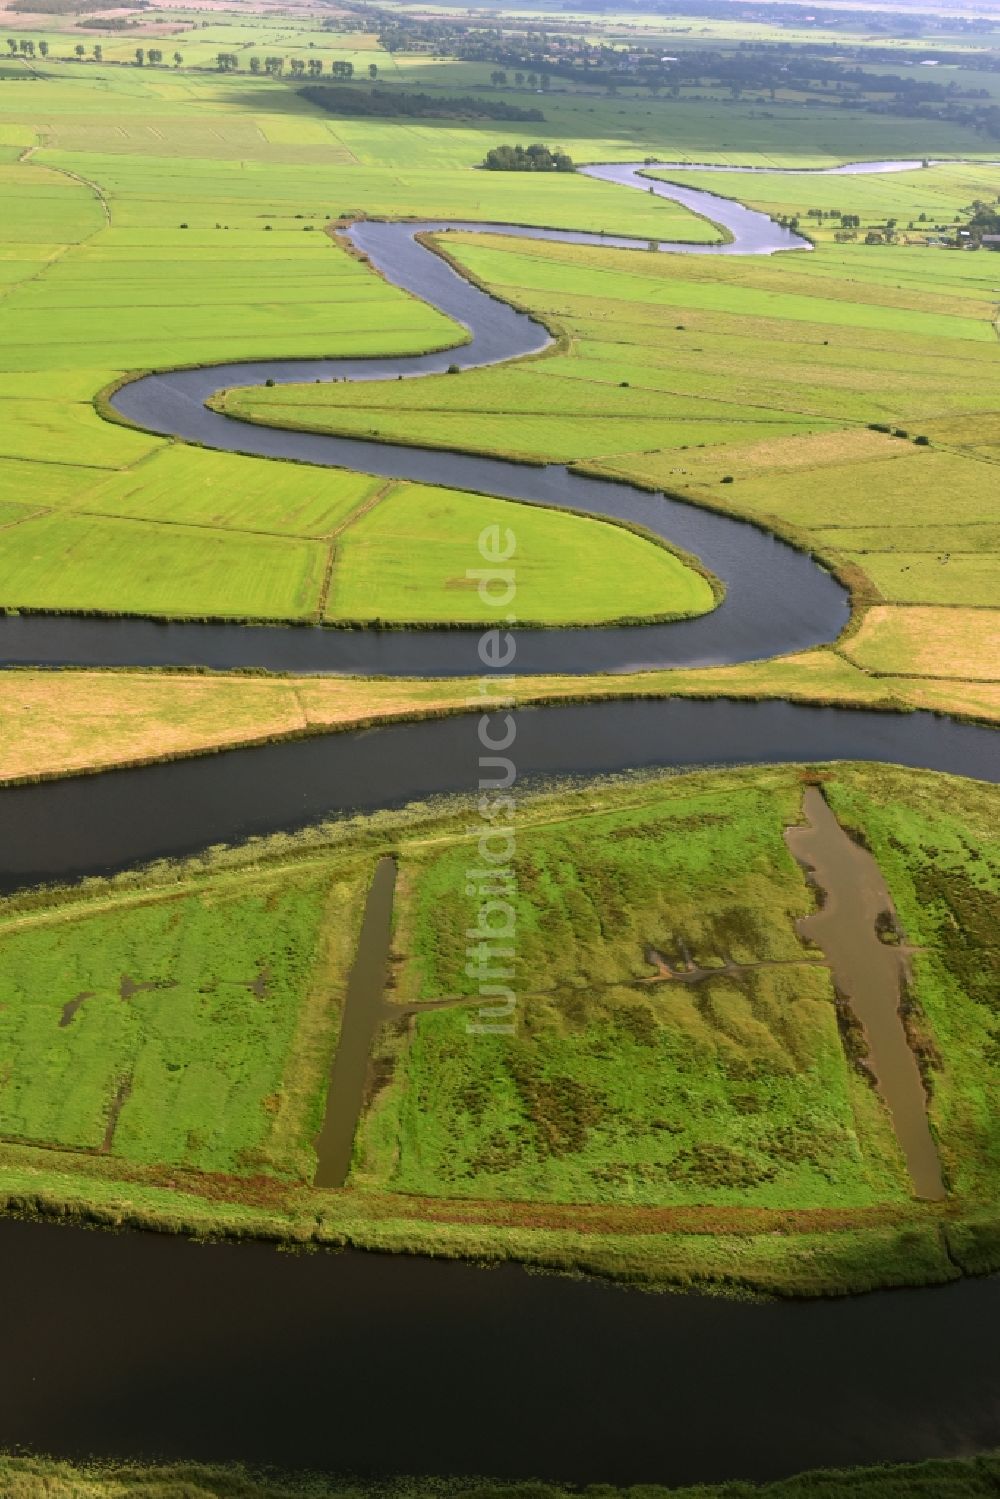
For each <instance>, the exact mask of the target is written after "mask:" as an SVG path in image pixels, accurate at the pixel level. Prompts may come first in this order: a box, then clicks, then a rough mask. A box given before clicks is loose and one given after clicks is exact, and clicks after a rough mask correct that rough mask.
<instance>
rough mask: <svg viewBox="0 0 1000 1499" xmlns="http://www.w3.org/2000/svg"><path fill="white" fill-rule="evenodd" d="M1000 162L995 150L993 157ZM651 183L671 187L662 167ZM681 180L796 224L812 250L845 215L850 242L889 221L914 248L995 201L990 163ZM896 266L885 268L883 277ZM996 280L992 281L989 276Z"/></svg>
mask: <svg viewBox="0 0 1000 1499" xmlns="http://www.w3.org/2000/svg"><path fill="white" fill-rule="evenodd" d="M996 155H997V157H998V159H1000V148H998V150H997V153H996ZM646 170H648V172H649V175H650V176H651V177H656V178H658V179H660V180H662V181H670V180H671V179H670V171H669V169H663V168H657V167H650V168H647V169H646ZM684 182H685V183H688V184H690V185H691V186H692V187H693V186H698V187H700V188H703V189H704V190H705V191H706V192H712V193H723V194H729V193H731V194H732V195H733V196H734V197H739V199H740V201H741V202H743V203H749V204H750V205H751V206H752V207H754V208H759V209H761V210H762V211H763V212H764V213H767V214H770V215H771V216H772V217H774V218H782V217H784V218H789V219H791V218H796V219H798V221H799V225H800V228H801V229H803V230H804V231H805V232H806V233H807V234H808V235H809V237H810V238H811V239H813V240H815V242H816V243H817V244H820V245H827V244H832V243H833V242H834V237H835V235H836V234H837V233H838V232H843V226H842V224H841V222H840V220H841V218H842V216H843V215H844V214H849V215H857V217H858V218H859V219H860V225H859V227H858V229H857V236H858V237H859V238H860V239H861V240H862V241H863V240H864V237H865V232H866V231H867V230H882V231H884V230H885V228H886V224H887V223H888V221H890V220H892V221H894V223H893V227H894V229H895V232H896V234H897V235H898V236H899V237H900V240H901V242H902V243H903V244H904V245H907V244H914V245H920V244H923V243H925V242H926V240H927V238H928V236H930V237H934V236H940V235H942V234H944V233H946V232H947V233H950V235H951V237H954V232H955V229H956V228H957V227H958V226H959V225H960V224H963V223H965V222H966V221H967V219H968V217H969V212H968V210H969V208H970V205H971V204H972V203H973V202H974V201H976V200H982V201H985V202H987V203H989V202H993V201H994V200H995V199H996V198H997V196H998V168H997V165H996V163H993V164H987V163H978V164H977V163H972V162H945V163H943V164H939V165H935V166H933V167H931V166H928V167H926V168H921V169H918V170H916V171H913V172H891V173H886V174H884V175H879V174H877V173H876V174H875V175H873V176H868V177H865V176H859V177H828V176H814V177H810V176H808V175H806V174H805V173H803V174H801V175H798V176H794V177H789V176H780V175H779V174H777V173H770V172H768V171H767V170H766V168H764V169H762V170H759V171H755V172H753V173H746V174H742V175H740V176H739V177H738V178H723V179H722V180H720V177H719V174H718V172H698V171H693V172H685V173H684ZM897 268H898V259H897V262H896V266H890V268H889V270H890V274H891V273H892V271H893V270H894V269H897ZM994 279H995V276H994Z"/></svg>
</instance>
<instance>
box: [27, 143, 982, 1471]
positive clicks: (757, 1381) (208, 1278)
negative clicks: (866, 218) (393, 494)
mask: <svg viewBox="0 0 1000 1499" xmlns="http://www.w3.org/2000/svg"><path fill="white" fill-rule="evenodd" d="M917 165H919V164H918V163H915V162H914V163H864V164H860V165H858V166H857V167H854V168H841V169H837V170H838V171H846V170H858V171H862V170H864V171H870V170H902V169H905V168H909V167H915V166H917ZM586 170H587V171H588V172H589V174H590V175H593V176H600V177H603V178H605V179H606V180H611V181H616V182H620V183H622V184H623V185H625V186H641V187H642V188H643V190H646V189H647V188H648V186H649V183H648V182H647V181H646V180H639V179H637V178H636V173H637V170H638V168H637V167H635V166H613V167H592V168H588V169H586ZM671 170H676V171H681V170H682V168H681V167H679V166H678V167H671ZM654 191H655V192H656V193H657V194H659V195H660V196H663V197H668V198H673V199H676V200H678V201H681V202H684V203H686V204H687V205H688V206H690V207H693V208H694V209H695V210H696V211H698V212H701V213H704V214H705V215H706V216H707V217H709V218H711V219H712V220H714V221H715V222H716V223H720V224H722V225H724V226H725V227H726V228H727V229H728V230H729V232H730V233H731V235H732V236H733V238H732V240H730V241H729V242H727V243H726V244H723V245H718V246H700V245H698V246H695V245H665V246H663V247H662V248H664V249H666V250H671V251H675V252H684V253H699V254H702V253H708V254H741V253H764V254H768V253H772V252H774V251H778V250H794V249H802V248H804V242H803V241H801V240H798V239H797V238H796V237H795V236H793V235H791V234H790V233H789V232H788V231H786V230H782V229H781V228H779V226H777V225H775V224H773V223H772V222H771V221H770V220H769V219H766V218H765V217H764V216H763V215H761V214H756V213H754V212H753V211H752V210H749V209H747V208H744V207H743V206H742V205H740V204H736V203H733V202H732V201H731V200H728V199H724V198H718V197H715V196H714V195H711V194H707V193H702V192H695V191H694V190H692V189H687V188H683V187H677V186H675V185H673V184H667V183H657V184H655V185H654ZM448 227H457V228H469V229H483V228H496V229H499V230H500V231H502V232H505V233H516V234H522V235H526V236H529V237H532V236H536V237H546V238H559V239H571V240H574V241H578V242H583V243H604V244H610V245H620V246H622V247H623V248H627V247H629V246H632V245H634V244H635V243H636V242H634V241H630V240H627V239H623V238H622V237H618V236H595V235H582V234H562V233H558V232H555V231H538V230H531V229H524V228H520V227H518V226H485V225H481V224H463V225H451V226H449V225H442V224H440V223H423V224H398V223H375V222H366V223H362V224H359V225H357V226H355V227H354V228H353V229H352V230H351V231H350V233H351V237H352V239H353V240H354V242H355V244H356V245H357V246H358V247H359V248H361V249H363V250H364V251H365V252H366V253H367V254H368V255H369V256H370V258H371V260H372V262H373V263H374V264H375V265H376V266H377V267H378V268H379V269H380V270H381V271H382V272H383V274H385V275H387V276H388V277H389V279H391V280H393V281H395V282H397V284H399V285H401V286H404V287H406V288H408V289H409V290H412V291H414V292H416V293H417V294H419V295H421V296H424V297H426V298H427V300H429V301H431V302H433V303H434V304H435V305H436V306H438V307H440V308H441V309H442V310H443V311H445V312H447V313H448V314H449V315H451V316H452V317H454V318H456V319H457V320H458V321H459V322H461V323H463V324H465V326H466V327H467V328H468V329H469V330H470V333H471V339H470V342H468V343H467V344H466V345H465V346H464V347H463V348H461V349H460V350H458V351H454V350H452V351H445V352H443V353H440V354H436V355H427V356H421V357H419V358H412V359H385V360H367V361H365V360H331V361H315V360H306V361H283V362H279V363H274V362H271V363H252V364H242V365H220V366H217V367H215V368H214V369H212V370H199V371H184V372H179V373H167V374H158V375H152V376H146V377H144V378H142V379H138V380H136V381H134V382H133V383H132V384H130V385H127V386H125V387H124V388H123V389H122V390H121V391H120V392H119V393H118V395H117V396H116V398H115V403H116V405H117V407H118V409H119V410H120V411H121V412H122V414H123V415H125V416H127V417H129V418H131V419H132V420H134V421H137V422H139V423H140V424H141V425H143V426H145V427H148V428H150V429H151V430H155V431H160V432H165V433H171V434H173V435H178V436H181V437H184V438H188V439H191V440H195V441H198V442H202V443H205V444H207V445H209V446H213V447H222V448H226V449H228V450H233V451H240V452H247V453H256V454H260V455H262V456H271V457H281V456H283V457H296V458H300V459H303V460H305V461H308V462H313V463H317V464H322V465H343V466H347V467H353V468H358V469H361V470H364V471H365V472H369V473H379V474H388V475H394V476H397V477H401V478H412V479H418V480H428V481H431V482H435V483H445V484H452V485H458V486H460V487H471V488H475V489H482V490H486V491H488V492H491V493H495V494H501V495H511V496H515V497H517V498H519V499H526V500H531V501H536V502H541V503H544V504H553V505H572V506H574V507H575V508H581V509H585V510H588V511H590V512H591V513H593V514H597V515H611V516H616V517H621V516H624V517H626V518H629V519H634V520H638V521H640V522H641V523H642V524H644V525H647V526H649V527H650V528H651V529H653V530H655V531H657V532H658V533H659V534H660V535H662V536H664V537H667V538H668V539H670V540H671V541H673V542H675V543H677V544H678V545H680V546H682V547H684V548H686V549H687V550H690V551H692V552H694V553H696V554H697V555H698V556H699V557H701V558H702V560H703V561H704V562H705V563H706V565H707V566H708V567H710V568H711V570H712V571H713V572H715V573H716V574H717V575H718V576H719V577H720V578H722V579H723V580H724V582H725V583H726V585H727V595H726V599H725V602H724V603H723V605H722V606H721V608H719V609H718V610H716V611H715V612H714V613H713V614H710V615H707V616H705V617H704V618H702V619H699V620H692V621H687V622H683V623H679V624H673V625H669V626H653V627H648V628H643V629H635V630H630V629H625V630H578V631H564V632H561V631H527V632H521V639H520V641H519V653H518V665H519V668H520V669H521V670H523V671H526V672H527V671H534V672H538V671H552V670H560V671H590V670H594V669H599V668H603V669H608V670H622V669H626V668H630V667H634V666H639V665H645V666H652V665H669V664H681V663H684V664H696V663H698V664H701V663H714V662H724V661H740V660H747V659H752V658H754V657H763V656H769V655H774V654H778V653H785V652H788V651H792V650H796V649H801V648H803V647H804V646H807V645H815V644H820V643H823V642H825V641H829V640H832V639H834V638H835V637H836V635H837V634H838V633H839V631H840V629H841V627H842V625H843V624H844V622H845V620H846V617H847V600H846V597H845V594H844V591H843V589H842V588H841V587H840V585H839V584H838V583H837V582H836V581H835V580H834V579H833V578H832V577H830V575H829V574H827V573H826V572H825V571H824V570H823V569H822V568H820V567H819V566H818V565H817V564H816V563H815V562H813V561H812V560H811V559H810V558H807V557H806V556H805V555H804V554H802V553H800V552H797V551H795V550H794V549H793V548H791V547H789V546H787V545H785V544H784V543H782V542H780V541H777V540H776V539H774V538H773V537H770V536H768V535H767V534H766V533H764V532H763V531H759V530H757V529H756V528H754V527H752V526H749V525H747V524H745V523H743V522H739V521H736V520H731V519H728V518H726V517H723V516H718V515H713V514H710V513H708V512H705V511H701V510H698V509H696V508H695V507H693V506H689V505H685V504H682V503H679V502H676V501H668V500H666V499H664V498H662V497H659V496H651V495H648V494H644V493H643V492H641V491H638V490H635V489H632V488H630V487H629V486H624V485H612V484H609V483H603V482H600V481H594V480H588V479H584V478H581V477H580V476H578V475H575V474H572V473H570V472H568V471H567V470H566V469H565V468H562V467H560V466H550V467H547V468H543V469H533V468H526V467H522V466H519V465H514V464H508V463H504V462H502V461H500V460H494V459H480V458H472V457H467V456H465V455H461V454H454V453H438V452H433V453H432V452H425V451H421V450H419V449H413V448H397V447H393V446H391V445H374V444H370V443H364V442H358V441H353V440H342V439H338V438H332V437H324V436H322V435H319V434H302V433H289V432H279V431H273V430H270V429H267V428H262V427H257V426H246V425H242V424H237V423H234V422H232V421H229V420H228V419H226V418H225V417H222V416H220V415H218V414H217V413H214V412H210V411H207V410H206V408H205V406H204V404H203V403H204V400H205V398H206V397H207V396H208V395H210V394H211V393H212V392H214V391H215V390H217V389H219V388H221V387H224V386H231V385H235V384H240V383H244V384H246V383H259V382H260V381H262V380H263V379H264V378H266V377H270V378H273V379H275V380H279V381H284V380H306V379H308V380H312V379H316V378H321V379H322V378H345V377H346V378H351V379H371V378H382V377H385V376H387V375H395V374H405V375H415V374H422V373H430V372H432V371H435V370H441V369H444V368H446V367H447V365H448V364H449V363H451V362H453V361H455V362H458V363H460V364H461V365H462V366H463V367H471V366H473V365H478V364H484V363H490V362H496V361H499V360H502V359H506V358H511V357H513V356H514V355H516V354H520V353H524V352H527V351H530V350H531V349H539V348H542V347H543V346H544V345H545V343H546V342H547V338H548V335H547V334H546V332H545V330H544V329H543V328H541V327H540V325H539V324H537V323H535V322H533V321H532V320H531V319H530V318H528V317H526V316H525V315H524V314H521V313H517V312H514V311H513V310H512V309H510V308H509V307H506V306H505V305H504V304H502V303H499V302H496V301H493V300H492V299H491V298H489V297H487V296H486V295H485V294H483V293H482V292H480V291H478V290H477V289H476V288H474V287H472V286H470V285H469V283H467V282H465V281H464V280H463V279H462V278H461V277H459V276H458V275H457V274H456V273H455V272H454V271H453V270H452V269H451V267H450V266H449V265H448V264H447V263H446V262H445V261H444V260H442V259H441V258H440V257H438V256H436V255H434V254H433V253H432V252H431V251H429V250H428V249H426V248H425V247H424V246H423V245H421V244H420V243H419V241H418V240H417V239H416V237H415V236H416V234H417V233H418V232H420V231H423V230H431V229H440V230H443V229H446V228H448ZM642 243H643V247H645V241H644V242H642ZM0 657H2V659H3V660H4V661H5V662H7V663H8V664H13V663H25V662H37V663H44V664H58V663H74V664H81V665H123V664H125V665H128V664H164V663H169V664H176V665H190V664H206V665H211V666H219V667H231V666H241V665H244V666H245V665H256V666H267V667H271V668H273V669H279V670H288V671H329V670H338V671H344V670H350V671H371V672H382V673H392V674H421V675H422V674H449V673H456V672H461V673H464V672H469V671H473V670H475V669H476V667H475V657H474V640H473V638H472V637H471V636H467V635H465V634H463V633H462V632H433V631H430V632H423V631H421V632H419V633H409V632H405V631H400V632H389V633H386V634H380V633H378V632H373V631H372V632H368V631H359V632H348V631H336V630H318V629H316V630H312V629H278V628H275V629H266V628H265V629H244V628H240V627H238V626H231V625H229V626H223V625H220V626H199V625H181V624H177V625H166V626H164V625H155V624H152V623H149V622H144V621H130V620H104V621H102V620H79V619H56V618H43V617H34V618H30V617H23V618H20V619H5V620H3V621H0ZM996 742H997V741H996V737H995V735H994V734H993V732H992V731H990V730H988V729H985V728H978V727H976V726H974V725H969V724H959V723H956V722H953V721H951V720H948V719H945V718H938V717H934V716H932V715H930V714H923V713H916V714H912V715H906V716H903V715H898V716H897V715H891V714H879V713H872V712H867V711H848V710H835V709H821V708H806V707H795V706H792V705H790V704H787V703H781V702H768V703H729V702H684V701H676V702H655V703H654V702H629V703H591V704H583V705H577V706H563V707H557V708H538V709H534V710H531V711H526V712H523V713H522V714H521V715H520V729H519V736H518V752H519V766H520V769H521V772H522V774H523V775H524V776H525V777H530V776H532V775H543V774H545V775H549V774H556V773H576V774H589V773H594V772H598V771H609V770H619V769H624V768H627V767H630V766H639V765H650V766H666V765H704V764H732V763H739V762H762V761H773V760H796V759H807V760H825V759H834V758H865V759H877V760H890V761H898V762H900V763H904V764H910V765H918V766H926V767H929V768H934V769H940V770H950V771H953V772H955V773H958V774H963V775H971V776H977V777H981V778H983V779H986V780H992V781H995V780H997V778H998V771H1000V766H998V757H997V753H996ZM476 774H477V767H476V762H475V746H474V744H473V743H472V741H471V740H470V731H469V726H468V722H467V721H465V720H463V719H446V720H441V721H438V722H432V723H417V724H401V725H390V726H385V727H383V728H380V729H377V730H372V731H369V732H367V733H363V734H342V735H331V736H326V737H323V738H318V739H313V740H302V741H297V742H293V743H286V744H275V745H270V746H265V747H263V748H260V749H253V750H236V751H231V752H227V753H226V754H223V755H218V756H210V757H207V758H204V759H192V760H187V761H181V762H178V763H176V764H170V765H158V766H150V767H147V768H145V769H141V770H133V771H123V772H115V773H111V774H107V775H102V776H98V777H92V778H87V779H77V780H67V781H63V782H53V783H47V784H43V785H38V786H27V787H18V788H13V789H8V790H6V791H3V792H2V793H0V848H2V850H3V885H4V888H6V889H12V888H16V887H18V886H21V885H25V884H31V883H36V882H38V881H40V880H48V879H60V878H73V877H77V876H79V875H81V874H84V873H88V872H95V873H96V872H103V871H107V870H110V869H114V868H118V867H121V866H122V865H125V864H129V863H134V862H136V861H139V860H144V859H150V858H154V857H157V856H160V855H165V854H173V855H178V854H184V853H189V852H192V851H194V850H195V849H197V848H199V847H203V846H204V845H206V844H208V843H212V842H217V841H221V840H235V839H239V838H241V837H245V836H248V835H249V834H252V833H260V832H266V831H270V830H272V829H276V828H287V827H296V826H301V825H302V824H304V823H307V822H309V821H312V820H315V819H316V818H317V817H321V816H324V815H330V814H335V813H337V812H339V811H343V810H347V809H351V808H374V807H377V806H385V805H392V804H397V803H402V802H405V801H407V800H410V799H413V798H414V797H420V796H425V795H428V794H431V793H433V792H441V791H455V790H465V789H468V788H469V787H470V786H471V785H472V784H474V778H475V776H476ZM0 1252H2V1254H3V1263H4V1269H5V1275H4V1283H5V1287H6V1289H5V1293H4V1297H3V1312H2V1316H0V1444H2V1445H9V1446H13V1445H16V1444H20V1443H23V1444H26V1445H28V1446H32V1447H34V1448H37V1449H41V1450H45V1451H53V1452H56V1453H60V1454H65V1455H67V1456H79V1455H84V1454H89V1453H99V1454H109V1455H119V1456H135V1457H149V1456H174V1455H176V1456H185V1457H193V1458H205V1459H219V1460H226V1459H234V1458H239V1459H243V1460H246V1461H251V1462H261V1463H275V1464H283V1465H287V1466H292V1467H313V1468H317V1469H325V1470H328V1471H349V1472H354V1473H359V1474H375V1475H381V1474H391V1473H421V1472H426V1473H466V1474H467V1473H488V1474H493V1475H497V1476H501V1477H507V1478H523V1477H527V1476H529V1475H532V1474H534V1475H538V1476H544V1477H552V1478H559V1479H565V1480H569V1481H576V1482H590V1481H597V1480H609V1481H617V1482H621V1483H628V1482H639V1481H660V1482H674V1483H681V1482H694V1481H698V1480H700V1481H712V1480H716V1479H721V1478H726V1477H733V1476H745V1477H754V1478H765V1477H770V1476H776V1475H779V1474H783V1473H788V1472H792V1471H795V1470H798V1469H802V1468H806V1467H810V1466H816V1465H820V1464H832V1463H862V1462H874V1461H878V1460H883V1459H885V1460H889V1459H894V1460H902V1459H907V1458H918V1457H923V1456H930V1455H935V1454H950V1453H961V1452H969V1451H973V1450H976V1449H980V1448H984V1447H988V1446H992V1445H995V1444H996V1443H997V1442H998V1441H1000V1367H998V1360H997V1355H996V1346H995V1344H996V1339H995V1328H996V1325H997V1318H998V1316H1000V1281H998V1280H996V1279H990V1280H982V1281H964V1282H960V1283H957V1284H954V1285H951V1286H948V1287H945V1288H942V1289H938V1290H927V1291H919V1292H916V1291H903V1292H887V1293H882V1294H879V1295H874V1296H868V1297H863V1298H854V1299H848V1300H844V1301H840V1302H814V1303H803V1304H769V1305H754V1304H749V1303H740V1302H734V1301H725V1300H719V1299H712V1298H705V1297H695V1296H648V1295H643V1294H640V1293H636V1292H625V1291H621V1290H616V1289H613V1288H610V1287H608V1286H604V1285H599V1284H589V1283H585V1282H574V1281H570V1280H565V1279H559V1278H556V1277H541V1276H533V1275H528V1274H526V1273H525V1272H523V1271H521V1270H519V1269H518V1268H516V1267H513V1266H506V1267H504V1268H502V1269H499V1270H494V1271H485V1270H481V1269H478V1268H475V1267H472V1266H468V1265H462V1264H449V1263H436V1262H432V1261H427V1260H421V1259H400V1258H388V1257H382V1256H378V1255H357V1254H344V1255H339V1256H329V1255H325V1254H322V1255H312V1256H302V1257H294V1256H289V1255H284V1254H279V1253H277V1252H276V1251H274V1250H273V1249H271V1248H269V1247H267V1246H264V1245H254V1244H243V1245H212V1246H198V1245H193V1244H188V1243H185V1242H183V1241H180V1240H176V1239H170V1238H168V1237H158V1236H149V1235H143V1234H125V1235H120V1236H115V1235H109V1234H105V1233H96V1232H94V1233H88V1232H86V1231H84V1230H81V1229H77V1228H67V1227H55V1226H49V1225H42V1224H37V1223H19V1222H16V1221H12V1220H5V1221H2V1222H0ZM373 1391H377V1392H378V1395H379V1398H377V1399H376V1398H373ZM390 1391H391V1394H390Z"/></svg>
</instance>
